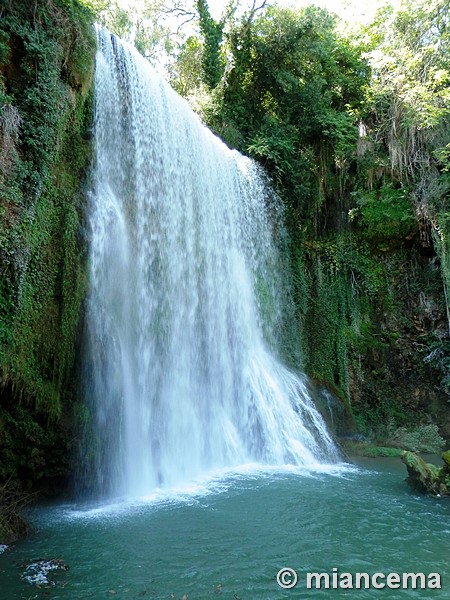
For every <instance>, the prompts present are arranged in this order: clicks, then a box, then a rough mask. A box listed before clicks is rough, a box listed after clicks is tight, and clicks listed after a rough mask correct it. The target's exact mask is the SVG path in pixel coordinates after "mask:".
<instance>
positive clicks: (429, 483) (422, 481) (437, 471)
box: [400, 451, 450, 496]
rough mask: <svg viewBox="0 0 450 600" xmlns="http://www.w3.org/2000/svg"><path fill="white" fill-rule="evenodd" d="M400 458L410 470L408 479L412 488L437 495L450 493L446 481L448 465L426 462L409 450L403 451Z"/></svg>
mask: <svg viewBox="0 0 450 600" xmlns="http://www.w3.org/2000/svg"><path fill="white" fill-rule="evenodd" d="M446 454H447V453H446ZM400 458H401V460H402V462H404V463H405V465H406V468H407V470H408V477H407V479H406V481H407V482H408V484H409V485H410V486H411V487H412V489H414V490H416V491H418V492H421V493H424V494H433V495H435V496H437V495H448V494H450V489H449V488H448V487H447V486H446V485H445V483H444V480H445V472H446V469H447V467H446V466H444V467H442V468H439V467H437V466H436V465H432V464H429V463H426V462H425V461H424V460H423V458H421V457H420V456H418V455H417V454H415V453H414V452H409V451H405V452H402V454H401V455H400Z"/></svg>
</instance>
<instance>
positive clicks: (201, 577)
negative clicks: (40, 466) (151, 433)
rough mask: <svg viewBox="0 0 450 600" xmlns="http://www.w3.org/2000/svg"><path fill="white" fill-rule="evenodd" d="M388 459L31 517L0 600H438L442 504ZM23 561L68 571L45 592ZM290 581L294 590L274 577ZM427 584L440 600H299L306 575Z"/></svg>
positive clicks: (447, 570)
mask: <svg viewBox="0 0 450 600" xmlns="http://www.w3.org/2000/svg"><path fill="white" fill-rule="evenodd" d="M404 477H405V472H404V467H403V465H401V463H400V462H399V461H398V460H397V459H395V460H391V459H383V460H367V461H365V462H364V463H360V465H359V466H358V467H353V466H347V467H345V466H334V467H330V468H329V469H327V468H326V467H323V470H322V471H307V470H302V469H299V468H290V467H286V468H284V469H280V468H277V469H273V470H272V469H270V468H265V469H255V468H252V467H243V468H241V469H238V470H237V471H234V472H230V473H222V474H220V475H217V476H216V477H211V478H209V479H208V478H204V479H203V480H198V481H197V482H196V483H192V484H191V485H190V486H185V487H184V488H180V489H178V490H176V491H172V492H164V491H157V492H155V493H154V494H153V495H152V496H151V497H149V498H147V499H145V500H138V501H134V502H130V501H128V502H122V503H121V502H117V503H116V504H110V505H108V506H93V505H90V506H88V505H74V504H66V505H54V506H47V507H40V508H36V509H34V510H33V512H32V513H31V517H32V519H33V522H34V525H35V527H36V533H35V534H34V535H33V536H32V537H31V538H30V539H28V540H26V541H24V542H21V543H19V544H17V545H16V546H14V547H13V548H11V549H9V550H8V551H7V552H6V553H4V554H2V555H0V590H1V595H0V597H1V598H2V600H3V599H5V600H16V599H17V600H19V599H20V600H22V599H29V598H51V599H53V600H56V599H61V600H63V599H69V598H70V599H71V600H74V599H76V600H83V599H85V598H86V599H87V598H93V599H99V600H100V599H103V598H120V599H133V598H152V599H153V598H154V599H160V600H162V599H170V598H176V599H181V598H183V596H184V595H186V596H187V598H188V599H189V600H196V599H197V600H206V599H208V598H219V597H220V598H223V599H238V598H241V600H248V599H255V600H256V599H258V600H264V599H268V600H269V599H270V600H275V599H279V598H280V599H281V598H296V599H297V598H301V599H306V598H310V597H316V596H319V597H322V598H327V599H328V598H330V599H334V598H336V599H338V598H344V597H345V598H351V597H353V598H357V599H358V600H360V599H364V598H371V599H372V598H378V597H380V598H389V599H392V600H397V599H402V598H415V599H419V598H420V599H424V600H425V599H428V598H443V599H444V598H449V589H448V582H449V578H450V566H449V564H448V560H447V558H448V550H449V533H450V521H449V513H450V503H449V502H448V499H444V498H443V499H435V498H429V497H424V496H418V495H415V494H413V493H412V492H411V491H409V489H408V487H407V486H406V483H405V482H404ZM31 559H34V560H36V559H46V560H50V559H60V560H63V561H64V563H65V564H67V565H68V567H69V570H68V571H66V572H59V573H58V574H57V576H55V580H57V581H56V585H55V586H54V587H52V588H41V589H39V588H37V587H36V586H32V585H30V584H28V583H26V582H24V581H21V579H20V576H21V574H23V572H24V566H23V564H22V566H19V564H20V563H24V562H25V561H28V560H31ZM285 566H289V567H292V568H294V569H295V570H296V571H297V572H298V574H299V583H298V586H297V587H296V589H294V590H282V589H281V588H280V587H279V586H278V585H277V582H276V574H277V572H278V571H279V569H280V568H282V567H285ZM333 567H337V568H338V569H339V572H344V571H349V572H352V573H355V572H368V573H370V574H373V573H375V572H382V573H386V574H387V573H390V572H397V573H403V572H424V573H430V572H438V573H440V574H441V576H442V584H443V589H442V590H419V589H418V590H412V589H409V590H402V589H399V590H390V589H384V590H375V589H371V590H343V589H329V590H307V589H306V588H305V581H306V572H309V571H310V572H312V571H319V572H327V573H331V572H332V569H333Z"/></svg>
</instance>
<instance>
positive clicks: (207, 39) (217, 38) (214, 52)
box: [196, 0, 225, 88]
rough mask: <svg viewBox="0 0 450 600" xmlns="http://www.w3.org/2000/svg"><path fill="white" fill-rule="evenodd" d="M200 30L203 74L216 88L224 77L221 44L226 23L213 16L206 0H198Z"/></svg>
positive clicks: (211, 85)
mask: <svg viewBox="0 0 450 600" xmlns="http://www.w3.org/2000/svg"><path fill="white" fill-rule="evenodd" d="M196 7H197V12H198V16H199V23H200V31H201V33H202V36H203V39H204V48H203V53H202V74H203V79H204V82H205V83H206V85H207V86H209V87H210V88H214V87H215V86H216V85H217V84H218V83H219V81H220V80H221V78H222V74H223V70H224V67H225V61H224V59H223V57H222V52H221V44H222V35H223V27H224V23H223V22H219V23H217V22H216V21H214V19H213V18H212V17H211V14H210V12H209V8H208V3H207V2H206V0H196Z"/></svg>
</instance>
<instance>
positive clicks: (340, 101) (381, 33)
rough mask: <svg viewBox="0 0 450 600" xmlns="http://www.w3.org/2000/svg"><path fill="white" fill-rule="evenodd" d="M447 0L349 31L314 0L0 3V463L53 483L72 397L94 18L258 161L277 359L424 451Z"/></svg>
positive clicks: (437, 332)
mask: <svg viewBox="0 0 450 600" xmlns="http://www.w3.org/2000/svg"><path fill="white" fill-rule="evenodd" d="M449 11H450V8H449V6H448V3H447V2H445V1H444V0H430V1H428V2H424V0H402V1H401V2H400V3H398V5H397V6H396V8H394V7H393V4H392V3H389V2H388V3H387V4H386V6H385V7H383V8H382V9H381V10H380V11H379V12H378V14H377V16H376V18H375V20H374V22H373V23H370V24H368V25H365V26H360V27H357V28H356V29H355V28H353V29H352V30H351V31H350V30H349V28H348V26H346V25H345V24H344V23H341V22H340V21H339V19H338V18H337V17H336V16H335V15H333V14H330V13H329V12H327V11H326V10H324V9H321V8H318V7H315V6H309V7H306V8H303V9H301V10H294V9H287V8H280V7H277V6H276V5H274V6H268V5H267V3H266V2H265V1H263V0H262V1H261V3H260V4H258V3H257V2H253V3H252V4H247V5H246V6H244V7H240V6H239V3H238V2H234V1H232V2H230V3H229V4H228V6H227V7H226V9H225V11H224V13H223V15H222V17H221V18H220V19H219V20H215V19H214V18H213V17H212V15H211V12H210V10H209V7H208V4H207V2H206V0H195V1H194V0H192V2H191V3H190V4H189V3H186V2H183V3H180V2H178V1H177V0H146V1H145V2H143V3H142V4H141V8H140V9H139V10H137V9H136V10H135V11H134V12H130V11H129V12H126V11H125V10H124V9H123V8H121V7H120V6H119V4H118V3H116V2H106V1H105V0H46V2H41V1H39V0H33V1H31V2H29V1H27V0H6V1H5V2H3V3H2V5H1V8H0V17H1V18H0V132H1V135H0V200H1V202H0V273H1V278H0V450H1V452H2V462H1V464H0V483H1V482H5V481H10V482H11V484H12V485H13V486H16V484H17V482H20V486H21V489H22V491H23V489H26V490H31V489H32V488H33V487H34V486H36V483H39V485H41V487H47V489H51V488H52V487H53V486H52V485H51V484H50V483H49V480H50V479H52V480H53V481H59V480H60V479H61V478H63V477H64V475H65V474H66V473H67V471H68V469H69V468H70V465H69V461H68V458H67V457H68V455H69V451H70V445H71V442H70V439H71V433H70V430H71V428H73V426H74V423H76V421H77V418H78V419H81V418H82V415H83V410H84V409H83V406H82V404H81V403H80V402H79V399H78V398H75V395H74V392H73V390H74V385H73V383H74V377H75V374H76V368H75V358H76V348H77V343H78V341H79V337H80V336H79V331H80V314H81V307H82V303H83V298H84V295H85V291H86V271H85V243H84V240H83V235H82V231H83V203H84V198H85V194H84V193H83V187H82V182H83V180H84V178H85V174H86V173H85V172H86V167H87V165H88V163H89V160H90V153H91V146H90V142H89V131H88V130H89V127H90V121H91V118H92V73H93V61H94V51H95V40H94V33H93V28H92V23H93V22H94V20H97V21H100V22H102V23H104V24H107V25H108V27H109V28H110V29H111V30H112V31H113V32H115V33H118V34H119V35H121V36H123V37H127V38H128V39H129V40H131V41H133V42H134V43H135V45H136V47H137V48H138V49H139V50H140V51H141V52H142V54H143V55H144V56H146V57H147V58H148V59H149V60H150V61H152V62H157V61H158V62H159V63H160V64H161V63H163V64H164V65H165V67H166V70H167V74H168V78H169V79H170V80H171V83H172V85H173V87H174V88H175V89H176V90H177V91H178V92H180V93H181V94H183V95H184V96H185V97H186V98H188V99H189V101H190V102H191V103H192V106H193V107H194V109H195V110H196V111H198V112H199V113H200V115H201V118H202V119H203V120H204V121H205V123H207V124H208V125H209V126H210V127H211V128H212V129H213V130H214V131H215V132H216V133H217V134H218V135H219V136H221V137H222V138H223V140H224V141H225V142H226V143H227V144H229V145H230V146H232V147H235V148H237V149H238V150H240V151H242V152H244V153H245V154H248V155H250V156H252V157H254V158H255V159H256V160H258V161H259V162H260V163H261V164H262V165H264V167H265V168H266V170H267V171H268V173H269V174H270V175H271V177H272V179H273V181H274V183H275V186H276V187H277V190H278V192H279V194H280V196H281V197H282V199H283V202H284V205H285V215H286V226H287V229H288V233H289V244H288V248H287V249H286V248H285V249H284V251H285V253H286V254H287V255H288V260H287V261H286V262H289V263H290V269H291V272H292V284H291V297H292V303H293V305H294V312H295V315H294V316H293V315H292V312H291V313H290V314H289V315H288V317H287V320H286V322H285V323H284V324H283V328H282V329H283V332H282V333H281V334H280V337H282V339H283V343H284V353H285V358H286V360H287V361H288V362H289V363H290V364H291V366H293V367H295V368H303V369H304V370H305V371H306V372H307V373H308V374H309V375H310V376H311V377H312V378H313V379H314V380H315V381H316V382H317V383H318V384H320V385H322V386H325V387H327V388H328V389H329V390H331V391H332V392H334V393H335V394H336V395H337V396H339V398H340V399H341V400H342V402H343V403H345V404H346V406H347V408H348V409H349V410H351V412H352V414H353V418H354V422H355V428H356V429H357V430H358V431H359V432H360V433H362V434H363V435H364V436H366V437H367V438H370V439H371V440H372V441H373V442H374V443H377V444H382V445H389V446H390V447H391V446H395V447H399V448H405V449H411V450H414V451H419V450H420V451H424V450H431V449H434V450H436V449H437V448H438V447H439V445H440V444H441V441H442V437H450V430H449V425H448V423H449V419H448V414H449V394H450V370H449V367H450V308H449V300H448V299H449V293H450V246H449V244H450V241H449V240H450V206H449V192H450V135H449V133H450V92H449V90H450V85H449V83H450V64H449V62H450V48H449V43H450V36H449V27H450V12H449ZM170 19H172V21H171V20H170ZM284 239H285V238H283V243H284ZM280 243H281V242H280ZM299 340H301V349H300V351H299ZM75 412H77V413H78V417H77V416H76V415H75V414H74V413H75ZM80 415H81V416H80ZM372 441H371V442H370V444H372ZM383 452H384V451H383ZM386 452H387V453H388V454H389V453H390V452H392V450H388V451H386ZM386 452H385V453H386ZM394 452H396V451H395V450H394ZM61 456H62V457H63V458H61ZM14 489H16V488H14Z"/></svg>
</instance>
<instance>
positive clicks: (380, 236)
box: [350, 181, 417, 244]
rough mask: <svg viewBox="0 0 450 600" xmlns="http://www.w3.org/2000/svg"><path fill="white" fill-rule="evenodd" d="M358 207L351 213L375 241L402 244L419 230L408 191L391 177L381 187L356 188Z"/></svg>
mask: <svg viewBox="0 0 450 600" xmlns="http://www.w3.org/2000/svg"><path fill="white" fill-rule="evenodd" d="M354 196H355V197H356V205H357V207H358V208H357V209H352V210H351V211H350V217H351V218H352V219H355V218H356V220H357V221H358V223H359V225H360V226H361V227H362V229H363V231H364V235H365V237H367V239H368V240H370V241H375V242H392V241H394V243H395V244H399V243H400V244H401V243H402V242H403V241H404V240H405V238H407V237H408V236H410V235H412V234H413V233H414V232H415V230H416V227H417V225H416V219H415V215H414V211H413V207H412V203H411V201H410V199H409V197H408V193H407V191H406V190H405V189H403V188H402V187H398V188H396V187H395V186H394V184H393V182H392V181H388V182H387V183H385V184H384V185H382V187H381V188H380V189H379V190H372V191H364V192H359V191H357V192H354Z"/></svg>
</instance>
